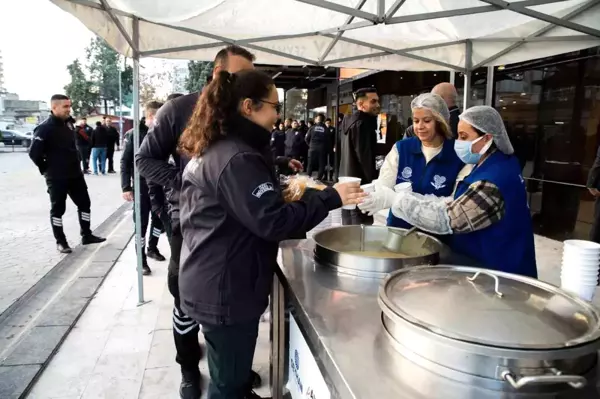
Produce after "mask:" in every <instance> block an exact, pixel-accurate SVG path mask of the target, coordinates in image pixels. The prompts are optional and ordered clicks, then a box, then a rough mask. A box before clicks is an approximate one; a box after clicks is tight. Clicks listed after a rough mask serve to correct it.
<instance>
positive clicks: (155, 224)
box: [120, 101, 166, 276]
mask: <svg viewBox="0 0 600 399" xmlns="http://www.w3.org/2000/svg"><path fill="white" fill-rule="evenodd" d="M160 107H162V103H160V102H158V101H150V102H149V103H148V104H146V107H145V110H144V111H145V112H144V113H145V120H144V121H145V122H147V123H148V124H149V125H150V126H152V123H153V121H154V117H155V115H156V112H157V111H158V109H159V108H160ZM147 133H148V126H146V124H145V123H140V136H139V140H140V145H141V144H142V142H143V141H144V137H146V134H147ZM133 139H134V134H133V129H131V130H129V131H128V132H127V133H125V147H124V149H123V155H122V156H121V170H120V172H121V189H122V190H123V199H124V200H125V201H130V202H131V201H134V195H133V164H134V153H133V148H134V145H133V144H134V142H133ZM153 188H154V189H161V190H162V187H160V186H154V187H153ZM134 210H135V207H134ZM140 212H141V214H140V219H141V221H142V226H141V232H142V268H143V271H144V275H145V276H147V275H149V274H151V273H152V270H151V269H150V266H148V261H147V259H146V257H148V258H152V259H155V260H157V261H159V262H162V261H164V260H166V259H165V257H164V256H163V255H162V254H161V253H160V252H159V250H158V246H157V245H158V239H159V237H160V235H161V234H162V233H163V231H164V229H163V224H162V222H161V220H160V216H159V215H158V214H156V213H155V212H152V205H151V203H150V191H149V188H148V184H147V183H146V179H144V178H143V177H142V176H140ZM149 219H150V220H151V224H150V237H149V238H148V250H147V251H146V248H145V247H146V245H145V244H146V231H147V230H148V221H149ZM133 221H134V223H135V212H134V214H133Z"/></svg>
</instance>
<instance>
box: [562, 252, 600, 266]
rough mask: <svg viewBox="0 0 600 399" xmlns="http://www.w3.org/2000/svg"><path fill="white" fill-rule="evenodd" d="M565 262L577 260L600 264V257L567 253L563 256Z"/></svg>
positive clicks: (575, 261)
mask: <svg viewBox="0 0 600 399" xmlns="http://www.w3.org/2000/svg"><path fill="white" fill-rule="evenodd" d="M562 261H563V263H577V262H598V263H599V264H600V257H598V256H596V255H579V254H577V255H568V254H565V255H563V257H562Z"/></svg>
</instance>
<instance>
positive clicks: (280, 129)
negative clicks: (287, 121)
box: [271, 122, 285, 159]
mask: <svg viewBox="0 0 600 399" xmlns="http://www.w3.org/2000/svg"><path fill="white" fill-rule="evenodd" d="M284 129H285V125H284V124H283V122H282V123H279V124H278V126H277V127H276V128H275V129H273V131H272V132H271V152H272V153H273V159H275V158H277V157H282V156H284V155H285V130H284Z"/></svg>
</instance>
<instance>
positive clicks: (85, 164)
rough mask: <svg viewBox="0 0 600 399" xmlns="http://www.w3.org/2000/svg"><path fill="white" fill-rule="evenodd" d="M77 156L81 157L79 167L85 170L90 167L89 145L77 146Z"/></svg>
mask: <svg viewBox="0 0 600 399" xmlns="http://www.w3.org/2000/svg"><path fill="white" fill-rule="evenodd" d="M77 151H78V152H79V158H81V169H82V170H83V171H84V172H85V171H86V170H89V169H90V152H91V149H90V147H89V146H78V147H77Z"/></svg>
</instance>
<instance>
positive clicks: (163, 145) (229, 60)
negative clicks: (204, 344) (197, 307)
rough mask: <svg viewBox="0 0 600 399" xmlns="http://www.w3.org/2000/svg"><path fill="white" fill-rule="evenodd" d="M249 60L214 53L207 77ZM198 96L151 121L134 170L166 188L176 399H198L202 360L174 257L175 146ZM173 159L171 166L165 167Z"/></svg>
mask: <svg viewBox="0 0 600 399" xmlns="http://www.w3.org/2000/svg"><path fill="white" fill-rule="evenodd" d="M254 59H255V58H254V55H253V54H252V53H250V52H249V51H247V50H246V49H244V48H242V47H239V46H235V45H232V46H228V47H226V48H224V49H222V50H221V51H219V52H218V53H217V55H216V57H215V61H214V71H213V76H216V75H217V74H218V73H219V71H222V70H226V71H228V72H231V73H235V72H238V71H241V70H244V69H254V65H253V64H252V63H253V61H254ZM199 96H200V93H198V92H196V93H191V94H187V95H184V96H181V97H178V98H175V99H173V100H171V101H168V102H167V103H166V104H165V105H164V106H163V107H162V108H161V109H160V111H159V112H158V114H157V115H156V119H155V121H154V126H153V127H152V129H151V130H150V131H149V132H148V135H147V136H146V138H145V140H144V142H143V143H142V146H141V147H140V151H139V153H138V154H137V155H136V164H137V166H138V168H139V171H140V175H142V176H144V177H145V178H146V181H148V182H152V183H154V184H159V185H161V186H163V187H166V188H167V189H168V190H170V192H169V196H168V202H169V216H170V218H171V220H172V224H171V227H172V232H171V234H172V236H171V259H170V261H169V272H168V287H169V292H170V293H171V295H173V297H174V299H175V301H174V306H173V335H174V338H175V349H176V351H177V356H176V358H175V359H176V361H177V363H179V364H180V366H181V374H182V380H181V385H180V390H179V394H180V396H181V398H182V399H198V398H200V396H201V393H202V392H201V389H200V387H201V375H200V370H199V369H198V363H199V362H200V358H201V357H202V352H201V349H200V345H199V343H198V332H199V326H198V323H197V322H196V321H194V320H193V319H192V318H190V317H189V316H187V315H186V314H185V313H184V312H183V310H182V309H181V301H180V296H179V295H180V294H179V257H180V253H181V247H182V245H183V237H182V235H181V226H180V223H179V194H180V192H181V174H182V172H183V169H184V168H185V165H186V164H187V159H185V158H182V157H180V155H179V152H178V149H177V145H178V142H179V137H180V136H181V134H182V133H183V131H184V129H185V127H186V126H187V124H188V121H189V119H190V117H191V115H192V113H193V111H194V107H195V105H196V102H197V101H198V97H199ZM169 158H172V159H173V162H174V165H172V164H170V163H169ZM248 381H249V383H248V392H250V391H251V390H252V386H254V387H256V386H259V385H260V384H261V379H260V376H259V375H258V374H256V373H255V372H252V375H249V376H248Z"/></svg>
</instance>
